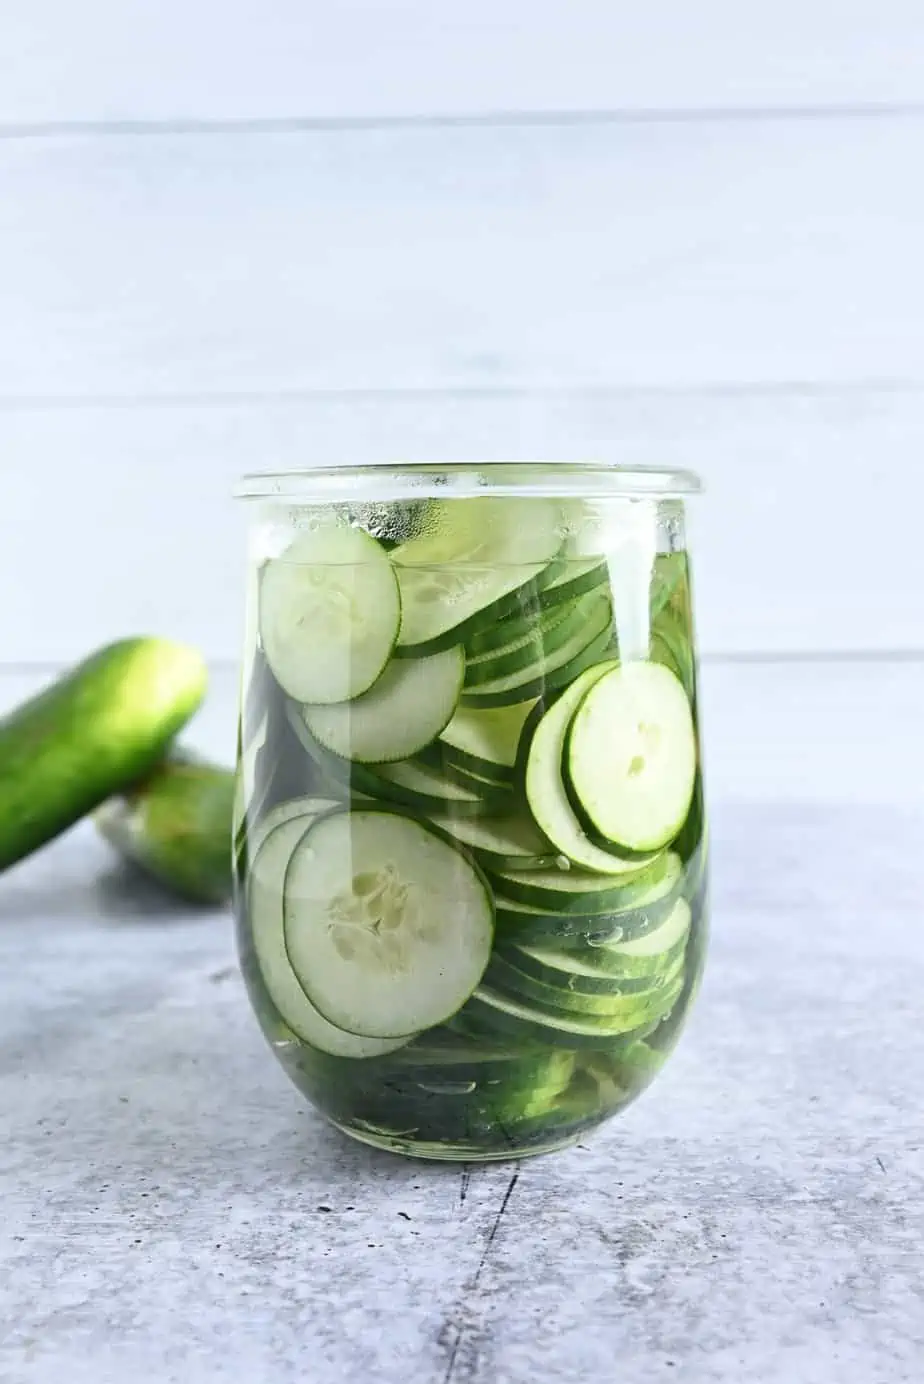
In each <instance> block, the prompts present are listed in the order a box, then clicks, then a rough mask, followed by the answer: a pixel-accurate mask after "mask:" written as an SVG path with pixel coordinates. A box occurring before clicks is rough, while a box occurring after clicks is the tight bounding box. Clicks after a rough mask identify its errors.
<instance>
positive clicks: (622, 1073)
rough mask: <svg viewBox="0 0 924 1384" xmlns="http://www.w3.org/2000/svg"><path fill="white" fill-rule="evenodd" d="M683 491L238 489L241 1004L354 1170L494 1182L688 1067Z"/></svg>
mask: <svg viewBox="0 0 924 1384" xmlns="http://www.w3.org/2000/svg"><path fill="white" fill-rule="evenodd" d="M696 489H697V482H696V480H695V477H692V476H690V475H687V474H683V473H663V472H654V471H648V470H625V469H615V468H612V467H604V466H600V465H589V464H588V465H576V464H560V465H552V464H532V463H525V462H517V463H486V464H483V465H474V464H473V465H461V464H456V465H451V466H425V465H407V466H389V465H382V466H366V467H353V468H332V469H327V470H322V469H318V470H314V471H310V472H304V473H299V474H293V475H288V476H255V477H249V478H247V479H246V480H245V481H244V482H243V483H242V485H241V487H240V493H241V494H242V495H243V496H245V497H246V498H248V499H249V500H250V501H251V503H252V506H253V511H252V513H253V522H252V526H251V530H250V556H249V562H250V569H249V577H250V580H249V597H248V607H247V613H246V647H245V651H244V676H243V680H242V702H241V717H240V741H239V745H240V748H239V769H238V810H237V817H236V822H235V839H234V855H235V875H236V907H237V923H238V938H239V948H240V955H241V961H242V966H243V971H244V976H245V979H246V982H247V986H248V989H249V993H250V997H251V1000H252V1003H253V1006H254V1009H255V1010H256V1013H257V1016H258V1019H259V1021H260V1024H261V1026H262V1029H263V1032H264V1034H265V1035H266V1037H267V1039H268V1040H269V1042H270V1044H271V1045H272V1048H273V1050H274V1052H275V1053H276V1055H277V1057H278V1058H279V1060H280V1061H281V1062H282V1064H283V1066H284V1067H285V1069H286V1071H287V1072H288V1073H289V1075H290V1076H291V1078H292V1080H293V1081H294V1082H295V1084H296V1085H297V1086H298V1088H299V1089H300V1090H301V1091H302V1092H304V1094H305V1095H306V1096H307V1097H308V1099H309V1100H310V1101H311V1102H312V1104H313V1105H315V1106H316V1107H317V1108H318V1109H319V1110H320V1111H321V1112H322V1113H323V1114H324V1115H325V1116H326V1117H327V1118H328V1119H329V1120H330V1121H332V1122H333V1123H334V1124H335V1125H337V1126H338V1127H339V1128H340V1129H341V1130H343V1131H344V1132H345V1133H347V1134H350V1135H352V1136H353V1137H354V1138H357V1139H360V1140H363V1141H365V1142H366V1143H370V1144H373V1145H376V1146H378V1147H381V1148H386V1149H390V1150H393V1151H396V1152H401V1153H406V1154H412V1155H417V1156H421V1157H429V1158H446V1159H466V1160H479V1159H503V1158H511V1157H517V1156H520V1155H523V1154H527V1153H541V1152H545V1151H548V1150H551V1149H555V1148H558V1147H560V1146H562V1145H565V1144H568V1143H569V1142H571V1141H573V1140H575V1139H576V1138H578V1137H580V1136H581V1135H582V1134H584V1133H586V1131H588V1130H589V1129H591V1128H593V1127H594V1126H595V1125H597V1124H599V1123H600V1122H601V1121H603V1120H605V1119H607V1118H609V1116H611V1115H613V1114H615V1113H616V1112H617V1111H619V1110H621V1109H622V1108H623V1107H624V1106H625V1105H627V1104H628V1102H629V1101H630V1100H632V1099H633V1098H634V1097H635V1096H636V1095H638V1093H639V1092H640V1091H641V1090H643V1088H644V1087H645V1086H647V1085H648V1083H649V1082H650V1081H651V1080H652V1078H653V1077H654V1076H655V1074H656V1073H657V1072H658V1070H659V1069H660V1067H661V1066H662V1064H663V1063H664V1061H665V1059H666V1058H667V1056H668V1054H669V1053H670V1051H671V1049H672V1047H673V1045H674V1043H675V1041H676V1038H677V1036H678V1033H679V1031H680V1028H681V1027H682V1024H683V1021H684V1019H685V1017H686V1014H687V1012H688V1010H689V1007H690V1004H691V1002H692V999H693V997H694V994H695V992H696V989H697V986H698V982H699V978H700V973H701V969H702V963H703V955H704V948H705V941H706V931H707V861H706V821H705V812H704V802H703V786H702V776H701V757H700V742H699V732H698V722H697V693H696V652H695V642H694V634H693V618H692V611H691V589H690V565H689V559H688V555H687V550H686V541H685V531H684V509H683V496H684V494H685V493H690V492H692V491H695V490H696Z"/></svg>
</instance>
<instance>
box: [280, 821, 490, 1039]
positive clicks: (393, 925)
mask: <svg viewBox="0 0 924 1384" xmlns="http://www.w3.org/2000/svg"><path fill="white" fill-rule="evenodd" d="M284 893H285V906H284V913H285V940H286V951H287V953H288V957H289V961H290V963H291V966H292V969H293V970H294V972H295V974H296V976H297V977H298V979H299V982H300V983H301V986H302V988H303V989H304V991H305V993H306V994H307V995H308V998H309V999H310V1000H311V1001H312V1003H313V1004H315V1005H316V1007H317V1008H318V1009H319V1010H320V1011H321V1013H322V1014H323V1015H324V1016H325V1018H327V1019H328V1020H329V1021H330V1022H331V1023H333V1024H335V1025H336V1026H337V1027H338V1028H341V1027H342V1028H344V1029H346V1030H348V1031H349V1032H351V1033H359V1034H362V1035H364V1036H366V1037H374V1038H393V1037H398V1036H400V1035H401V1034H403V1033H407V1032H408V1031H409V1030H418V1029H424V1028H430V1027H432V1026H433V1025H435V1024H439V1023H442V1022H443V1021H444V1020H446V1019H448V1018H450V1017H451V1016H452V1015H453V1014H455V1013H456V1011H457V1010H458V1009H460V1008H461V1007H462V1005H463V1004H464V1003H465V1001H466V1000H467V999H468V997H469V996H470V995H471V993H472V992H473V990H474V989H475V987H476V986H477V985H478V982H479V981H480V979H481V976H482V975H483V974H484V970H485V967H486V966H487V963H488V959H489V957H490V953H491V945H492V941H493V934H494V903H493V899H492V897H491V891H490V889H489V888H488V885H487V883H486V881H485V879H484V877H483V876H482V875H481V873H480V872H479V870H478V869H477V868H476V867H475V866H474V865H473V864H472V863H471V861H470V860H469V859H468V858H467V857H466V856H465V855H463V854H462V852H461V851H459V850H458V848H457V847H456V846H455V845H454V844H453V843H452V842H451V840H450V839H449V838H447V837H445V836H443V835H442V834H440V833H437V832H436V831H434V830H433V828H432V827H429V826H424V825H423V824H422V823H421V822H419V821H415V820H413V819H412V818H409V817H403V816H398V815H397V814H395V813H391V812H386V811H381V810H377V809H365V808H364V809H360V810H359V811H355V812H337V813H333V814H331V815H330V816H326V817H321V818H319V819H318V820H317V821H315V823H314V824H313V825H312V826H310V827H309V828H308V830H307V832H305V833H304V834H303V835H302V836H301V838H300V839H299V841H298V843H297V845H296V847H295V850H294V852H293V854H292V857H291V859H290V861H289V864H288V868H287V870H286V876H285V889H284Z"/></svg>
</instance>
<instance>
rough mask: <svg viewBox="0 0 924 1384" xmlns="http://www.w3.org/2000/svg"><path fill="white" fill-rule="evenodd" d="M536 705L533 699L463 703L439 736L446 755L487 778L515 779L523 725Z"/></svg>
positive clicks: (454, 761)
mask: <svg viewBox="0 0 924 1384" xmlns="http://www.w3.org/2000/svg"><path fill="white" fill-rule="evenodd" d="M534 706H535V702H534V701H525V702H515V703H513V705H511V706H497V707H485V708H483V709H482V708H479V707H467V706H460V707H459V708H458V709H457V711H456V713H455V715H454V716H453V718H452V720H451V721H450V722H449V725H448V726H447V727H446V729H445V730H444V731H443V733H442V735H441V736H440V745H441V746H442V747H444V753H445V755H446V758H447V759H450V760H451V761H452V762H453V763H456V764H459V765H461V766H462V767H463V768H466V769H471V770H472V771H473V772H474V773H476V774H481V775H483V776H484V777H485V778H495V779H499V780H500V781H504V780H507V779H512V778H513V775H514V766H515V765H516V762H517V748H518V746H519V744H520V736H521V734H522V731H523V726H524V725H525V723H526V718H527V717H528V716H529V713H530V712H531V711H532V709H533V707H534Z"/></svg>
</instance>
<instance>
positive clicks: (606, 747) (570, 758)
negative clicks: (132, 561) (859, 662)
mask: <svg viewBox="0 0 924 1384" xmlns="http://www.w3.org/2000/svg"><path fill="white" fill-rule="evenodd" d="M696 761H697V749H696V729H695V726H694V722H693V713H692V711H691V709H690V703H689V701H688V699H687V695H686V693H685V692H684V690H683V687H682V686H681V684H680V682H679V680H678V679H677V677H676V676H675V675H674V674H673V673H672V672H671V671H670V669H668V668H665V667H663V666H662V665H661V664H658V663H647V662H645V663H625V664H621V665H620V666H619V667H616V668H612V669H609V670H607V672H606V673H605V674H604V675H603V677H601V678H600V679H599V680H597V681H596V682H594V683H593V685H592V686H591V687H590V689H589V691H588V692H587V695H586V696H585V698H584V700H583V701H582V702H581V704H580V706H579V707H578V709H577V711H576V712H575V715H574V719H573V720H572V722H571V727H570V730H569V731H568V737H567V743H566V746H565V766H566V772H567V776H568V780H569V784H570V787H571V789H572V791H573V793H574V795H575V797H576V799H577V800H578V802H579V803H580V805H581V807H582V809H583V812H584V813H585V814H586V816H587V818H588V820H589V822H590V824H591V825H592V827H593V828H594V830H595V831H596V832H598V833H599V834H600V835H601V836H602V837H604V838H605V839H606V840H607V841H610V842H613V843H614V845H615V846H616V847H617V848H618V847H620V846H621V847H624V848H626V849H628V850H632V851H655V850H659V849H660V848H661V847H662V846H664V845H666V844H667V843H668V842H669V841H671V840H673V838H674V837H675V836H677V834H678V833H679V831H680V829H681V828H682V826H683V824H684V822H685V821H686V817H687V813H688V812H689V810H690V804H691V803H692V801H693V789H694V785H695V781H696ZM543 829H545V828H543Z"/></svg>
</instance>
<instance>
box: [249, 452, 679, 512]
mask: <svg viewBox="0 0 924 1384" xmlns="http://www.w3.org/2000/svg"><path fill="white" fill-rule="evenodd" d="M701 490H702V484H701V482H700V479H699V477H698V476H697V475H696V474H695V472H693V471H684V470H664V469H662V468H660V467H655V466H614V465H612V464H607V463H605V462H601V461H451V462H438V463H437V462H418V461H414V462H394V461H387V460H386V461H377V462H365V463H363V464H362V465H357V464H355V463H350V462H348V463H343V464H338V463H331V462H328V463H325V464H324V465H323V466H311V467H305V468H304V469H302V470H298V471H268V472H254V473H252V474H249V475H245V476H242V477H241V479H240V480H239V481H238V483H237V485H236V486H235V487H234V495H235V497H236V498H237V499H241V500H278V501H280V502H282V503H284V504H286V503H289V504H290V503H293V502H296V503H297V502H298V501H300V500H304V501H317V500H324V499H341V500H342V499H351V500H357V499H377V500H383V499H403V498H408V497H419V498H426V497H427V496H430V495H448V496H451V495H455V494H458V495H472V494H479V495H504V494H517V495H534V496H550V497H554V496H564V497H567V496H575V495H578V496H581V497H582V498H587V499H610V498H615V497H620V496H624V497H626V498H630V499H632V498H636V499H655V500H658V499H665V500H666V499H674V498H679V497H682V496H685V495H697V494H699V493H700V492H701Z"/></svg>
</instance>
